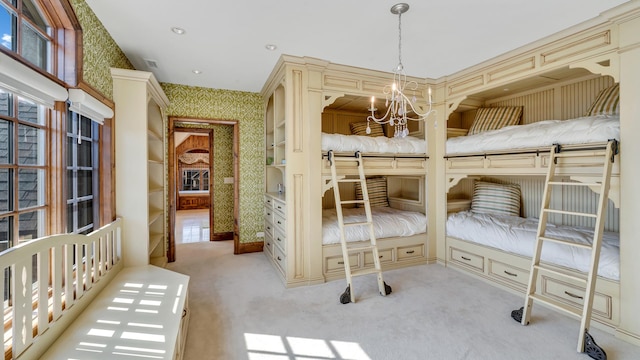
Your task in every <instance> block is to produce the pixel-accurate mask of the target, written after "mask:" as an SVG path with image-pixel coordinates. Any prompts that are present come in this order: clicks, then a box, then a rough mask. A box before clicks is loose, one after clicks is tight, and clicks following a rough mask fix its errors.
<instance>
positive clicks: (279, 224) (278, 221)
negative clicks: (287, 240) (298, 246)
mask: <svg viewBox="0 0 640 360" xmlns="http://www.w3.org/2000/svg"><path fill="white" fill-rule="evenodd" d="M273 225H274V226H275V227H276V229H279V230H280V231H282V232H283V233H285V234H286V233H287V221H286V220H285V217H284V216H283V215H282V214H279V213H277V212H276V213H274V214H273Z"/></svg>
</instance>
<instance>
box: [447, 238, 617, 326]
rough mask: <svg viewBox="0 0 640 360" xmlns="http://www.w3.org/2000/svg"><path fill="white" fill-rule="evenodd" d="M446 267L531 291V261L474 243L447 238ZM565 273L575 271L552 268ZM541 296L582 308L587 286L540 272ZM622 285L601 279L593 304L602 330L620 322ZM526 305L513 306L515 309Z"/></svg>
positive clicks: (512, 289) (505, 286)
mask: <svg viewBox="0 0 640 360" xmlns="http://www.w3.org/2000/svg"><path fill="white" fill-rule="evenodd" d="M446 254H447V255H446V256H447V261H446V265H447V266H448V267H451V268H454V269H456V270H460V271H463V272H465V273H467V274H470V275H472V276H474V277H477V278H480V279H482V280H484V281H486V282H488V283H490V284H492V285H494V286H497V287H500V288H502V289H505V290H508V291H510V292H512V293H515V294H517V295H522V296H523V297H522V303H524V294H525V293H526V290H527V282H528V279H529V269H530V267H531V258H530V257H527V256H522V255H517V254H513V253H509V252H505V251H502V250H499V249H496V248H492V247H488V246H484V245H480V244H476V243H473V242H470V241H466V240H461V239H457V238H454V237H450V236H447V237H446ZM545 266H548V267H550V268H554V269H558V270H561V271H564V272H567V271H569V272H573V273H576V274H577V273H578V272H577V271H575V270H573V269H568V268H565V267H559V266H549V265H545ZM536 288H537V289H538V293H539V294H541V295H543V296H546V297H550V298H552V299H553V300H556V301H560V302H562V303H565V304H567V305H570V306H574V307H576V308H581V307H582V299H581V296H583V295H584V286H582V285H580V284H578V283H574V282H571V281H570V280H567V279H566V278H560V277H558V276H557V275H553V274H549V273H544V272H542V271H540V273H539V275H538V279H537V283H536ZM619 304H620V284H619V282H618V281H614V280H610V279H605V278H602V277H598V279H597V281H596V291H595V295H594V302H593V318H592V319H593V320H594V321H595V324H594V325H596V326H598V327H599V328H601V329H603V330H605V331H608V332H611V333H613V332H614V330H615V327H616V326H617V325H618V323H619V321H620V305H619ZM520 306H522V304H520V303H515V304H513V307H514V308H518V307H520Z"/></svg>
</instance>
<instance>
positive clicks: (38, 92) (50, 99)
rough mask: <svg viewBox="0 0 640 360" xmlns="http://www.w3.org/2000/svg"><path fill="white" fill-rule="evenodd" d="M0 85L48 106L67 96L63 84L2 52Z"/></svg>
mask: <svg viewBox="0 0 640 360" xmlns="http://www.w3.org/2000/svg"><path fill="white" fill-rule="evenodd" d="M0 87H1V88H3V89H4V90H7V91H9V92H12V93H14V94H17V95H19V96H22V97H24V98H26V99H29V100H32V101H34V102H36V103H38V104H42V105H44V106H48V107H50V108H52V107H53V105H54V103H55V102H56V101H66V100H67V97H68V93H67V90H66V89H65V88H64V87H63V86H61V85H60V84H58V83H56V82H55V81H53V80H51V79H49V78H48V77H46V76H44V75H42V74H40V73H38V72H37V71H35V70H33V69H31V68H29V67H28V66H26V65H24V64H22V63H20V62H19V61H17V60H15V59H13V58H11V57H9V56H8V55H6V54H4V53H2V52H0Z"/></svg>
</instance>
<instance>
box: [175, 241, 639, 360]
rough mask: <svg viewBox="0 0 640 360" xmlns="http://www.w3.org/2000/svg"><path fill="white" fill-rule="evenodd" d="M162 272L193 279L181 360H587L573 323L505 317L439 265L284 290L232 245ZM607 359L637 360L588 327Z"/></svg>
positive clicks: (256, 258) (189, 249)
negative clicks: (525, 322) (346, 300)
mask: <svg viewBox="0 0 640 360" xmlns="http://www.w3.org/2000/svg"><path fill="white" fill-rule="evenodd" d="M176 251H177V252H176V255H177V261H176V262H174V263H170V264H169V265H168V266H167V268H169V269H171V270H174V271H177V272H180V273H183V274H187V275H190V276H191V280H190V283H189V290H190V291H189V305H190V309H191V318H190V323H189V333H188V337H187V344H186V351H185V353H184V360H205V359H222V360H227V359H230V360H235V359H241V360H243V359H250V360H256V359H261V360H285V359H291V360H293V359H300V360H315V359H339V360H366V359H370V360H386V359H394V360H396V359H397V360H404V359H451V360H457V359H460V360H462V359H465V360H471V359H482V360H485V359H505V360H507V359H508V360H516V359H538V360H539V359H545V360H546V359H562V360H564V359H584V360H587V359H590V358H589V357H588V356H587V355H586V354H581V353H577V352H576V347H577V335H578V326H579V322H578V320H575V319H571V318H569V317H567V316H564V315H561V314H559V313H556V312H554V311H551V310H548V309H546V308H543V307H541V306H537V307H535V305H534V309H533V313H532V320H531V324H530V325H529V326H522V325H520V324H519V323H517V322H515V321H514V320H512V319H511V317H510V312H511V310H513V309H516V308H519V307H521V306H522V303H523V301H524V298H523V297H521V296H516V295H513V294H511V293H508V292H505V291H503V290H500V289H497V288H495V287H493V286H491V285H489V284H486V283H484V282H482V281H478V280H476V279H473V278H471V277H469V276H467V275H465V274H462V273H459V272H457V271H455V270H452V269H448V268H445V267H443V266H441V265H422V266H415V267H411V268H406V269H400V270H392V271H387V272H385V273H384V277H385V281H386V282H387V284H389V285H390V286H391V287H392V288H393V293H391V294H390V295H388V296H387V297H383V296H380V295H379V293H378V289H377V283H376V280H375V275H370V276H365V277H358V278H355V281H354V287H355V294H356V299H357V302H356V303H355V304H347V305H342V304H340V302H339V296H340V294H341V293H342V292H343V291H344V288H345V287H346V284H345V282H344V281H333V282H329V283H325V284H321V285H314V286H305V287H299V288H292V289H286V288H285V287H284V286H283V285H282V282H281V280H280V279H279V277H278V276H277V274H276V270H275V269H274V268H273V267H272V265H271V264H270V263H269V262H268V260H267V259H266V258H265V256H264V254H262V253H253V254H244V255H233V244H232V242H230V241H225V242H201V243H189V244H180V245H178V246H177V250H176ZM590 332H591V334H592V335H593V336H594V338H595V341H596V342H597V343H598V344H599V345H600V346H602V347H603V348H604V349H605V351H606V352H607V355H608V360H616V359H619V360H627V359H628V360H632V359H640V347H636V346H633V345H631V344H629V343H626V342H624V341H621V340H619V339H617V338H615V337H614V336H613V335H611V334H608V333H605V332H603V331H600V330H598V329H595V328H593V327H592V329H591V331H590Z"/></svg>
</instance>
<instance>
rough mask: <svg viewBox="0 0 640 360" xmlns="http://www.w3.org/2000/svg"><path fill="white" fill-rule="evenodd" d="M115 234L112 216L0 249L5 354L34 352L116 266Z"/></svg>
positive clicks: (117, 230)
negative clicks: (89, 228) (80, 229)
mask: <svg viewBox="0 0 640 360" xmlns="http://www.w3.org/2000/svg"><path fill="white" fill-rule="evenodd" d="M121 234H122V220H121V219H117V220H116V221H114V222H112V223H111V224H108V225H105V226H103V227H102V228H100V229H98V230H96V231H94V232H92V233H91V234H88V235H74V234H60V235H51V236H46V237H43V238H39V239H36V240H32V241H29V242H26V243H23V244H20V245H18V246H15V247H13V248H11V249H8V250H6V251H4V252H2V253H0V271H2V274H1V275H0V294H2V300H3V301H2V304H3V305H2V306H3V308H2V314H3V323H4V329H5V331H4V350H5V351H4V352H5V359H6V358H11V359H18V358H20V357H24V358H37V357H38V356H39V355H40V354H41V352H43V351H44V350H46V348H47V347H48V346H49V345H50V344H52V343H53V342H54V341H55V340H56V338H57V337H58V336H59V335H60V334H61V333H62V331H64V329H65V328H66V327H67V326H68V325H69V324H70V323H71V322H72V321H73V320H74V319H75V318H76V317H77V316H78V315H79V313H80V312H81V311H82V310H83V309H84V308H85V307H86V306H87V305H88V304H89V303H90V302H91V300H92V299H93V298H94V297H95V295H96V294H97V293H98V292H99V291H100V290H101V289H102V288H103V287H104V286H105V285H106V284H108V283H109V281H110V279H111V278H113V276H115V274H116V273H117V272H118V271H120V269H122V266H123V265H122V261H120V260H121V254H120V249H121ZM63 315H64V316H63Z"/></svg>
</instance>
